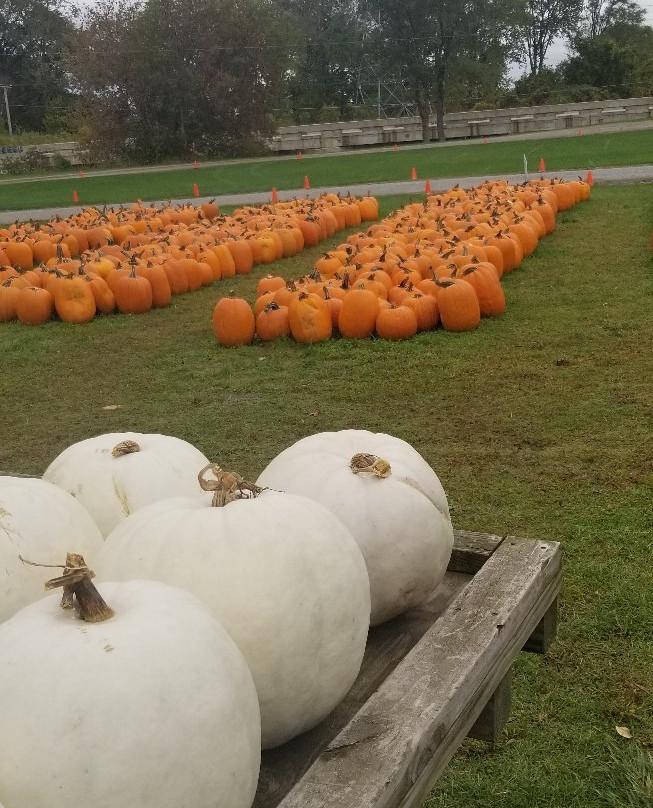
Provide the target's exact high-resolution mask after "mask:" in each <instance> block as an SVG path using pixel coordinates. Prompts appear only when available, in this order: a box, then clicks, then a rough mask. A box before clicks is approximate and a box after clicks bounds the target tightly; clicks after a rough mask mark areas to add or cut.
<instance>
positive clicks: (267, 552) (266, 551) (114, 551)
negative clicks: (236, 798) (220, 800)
mask: <svg viewBox="0 0 653 808" xmlns="http://www.w3.org/2000/svg"><path fill="white" fill-rule="evenodd" d="M96 568H97V570H98V573H100V572H101V574H102V576H103V577H105V578H111V579H115V580H124V579H128V578H130V577H134V576H140V577H147V578H153V579H156V580H160V581H163V582H165V583H168V584H172V585H174V586H179V587H182V588H184V589H188V590H189V591H190V592H192V593H193V594H195V595H197V597H199V598H200V599H201V600H202V601H203V602H204V603H205V604H206V605H207V606H208V607H209V609H210V611H211V612H212V613H213V614H214V615H215V616H216V617H217V618H218V620H219V621H220V622H221V624H222V625H223V626H224V627H225V629H226V630H227V631H228V632H229V634H230V635H231V637H232V638H233V639H234V641H235V642H236V644H237V645H238V647H239V648H240V650H241V651H242V652H243V655H244V656H245V659H246V660H247V663H248V665H249V667H250V670H251V671H252V675H253V677H254V682H255V684H256V689H257V692H258V696H259V702H260V706H261V724H262V737H263V746H264V748H269V747H273V746H278V745H279V744H281V743H284V742H285V741H287V740H289V739H290V738H292V737H293V736H294V735H298V734H299V733H301V732H303V731H305V730H307V729H310V728H311V727H313V726H314V725H315V724H317V723H318V722H319V721H321V720H322V719H323V718H324V717H325V716H326V715H328V713H330V712H331V710H332V709H333V708H334V707H335V706H336V705H337V704H338V702H339V701H341V700H342V698H343V697H344V696H345V694H346V693H347V691H348V690H349V688H350V687H351V685H352V684H353V682H354V681H355V679H356V676H357V675H358V671H359V669H360V665H361V662H362V659H363V653H364V651H365V644H366V640H367V631H368V627H369V615H370V593H369V581H368V577H367V572H366V569H365V562H364V561H363V558H362V556H361V553H360V550H359V549H358V546H357V545H356V542H355V541H354V540H353V538H352V537H351V535H350V533H349V531H348V530H347V529H346V528H345V527H344V526H343V525H342V523H341V522H340V521H339V520H338V519H336V518H335V517H334V516H333V515H332V514H331V513H329V511H327V510H326V508H323V507H322V506H321V505H319V504H318V503H315V502H313V501H312V500H308V499H305V498H303V497H296V496H292V495H290V494H281V493H278V492H275V491H263V492H262V493H261V494H260V495H259V496H257V497H256V498H251V499H236V500H235V501H231V502H228V503H227V504H225V505H224V506H223V507H214V506H213V505H212V502H211V499H210V498H207V497H206V496H205V495H199V496H196V497H193V498H174V499H169V500H164V501H162V502H158V503H155V504H154V505H150V506H148V507H147V508H143V509H142V510H140V511H137V512H136V513H135V514H133V515H132V516H130V517H129V518H128V519H126V520H125V521H124V522H122V523H121V524H120V525H118V526H117V527H116V529H115V530H114V531H113V532H112V533H111V534H110V535H109V536H108V537H107V539H106V541H105V543H104V546H103V547H102V550H101V552H100V554H99V555H98V557H97V559H96ZM225 805H226V803H225Z"/></svg>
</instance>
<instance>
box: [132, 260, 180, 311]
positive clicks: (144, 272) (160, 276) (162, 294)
mask: <svg viewBox="0 0 653 808" xmlns="http://www.w3.org/2000/svg"><path fill="white" fill-rule="evenodd" d="M136 274H137V275H141V276H142V277H143V278H147V280H148V281H149V282H150V286H151V287H152V308H153V309H162V308H164V307H165V306H169V305H170V299H171V297H172V290H171V289H170V282H169V281H168V276H167V274H166V272H165V270H164V269H163V267H162V266H157V265H151V266H149V265H146V266H142V267H139V269H137V270H136Z"/></svg>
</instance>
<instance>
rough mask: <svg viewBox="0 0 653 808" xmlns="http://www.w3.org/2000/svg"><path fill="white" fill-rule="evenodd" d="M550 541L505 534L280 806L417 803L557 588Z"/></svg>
mask: <svg viewBox="0 0 653 808" xmlns="http://www.w3.org/2000/svg"><path fill="white" fill-rule="evenodd" d="M560 577H561V564H560V550H559V547H558V545H556V544H545V543H542V542H534V541H518V540H512V539H510V540H506V541H504V542H503V543H502V544H501V546H500V547H499V548H498V549H497V550H496V551H495V552H494V554H493V555H492V556H491V558H490V559H489V560H488V561H487V562H486V564H485V565H484V566H483V567H482V569H481V570H480V571H479V572H478V573H477V574H476V575H475V576H474V578H473V579H472V581H471V582H470V584H469V585H468V586H467V587H466V588H465V589H464V590H463V591H462V593H461V594H460V595H459V596H458V597H457V598H456V600H455V601H454V602H453V603H452V604H451V605H450V606H449V608H448V609H447V611H446V613H445V614H444V615H443V616H442V617H441V618H440V619H439V620H437V621H436V623H435V624H434V625H433V627H432V628H431V629H430V630H429V631H428V632H427V633H426V635H425V636H424V638H423V639H422V641H421V642H419V643H418V644H417V645H416V646H415V647H414V648H413V649H412V651H410V652H409V653H408V654H407V656H406V657H405V658H404V659H403V660H402V662H401V663H400V664H399V665H398V666H397V668H396V669H395V671H394V673H393V674H392V675H390V676H389V677H388V678H387V679H386V680H385V682H384V683H383V684H382V685H381V686H380V687H379V689H378V690H377V691H376V693H375V694H374V695H373V696H371V698H370V699H369V700H368V701H367V702H366V703H365V705H364V706H363V707H362V708H361V709H360V710H359V712H358V713H357V714H356V716H355V717H354V718H353V719H352V720H351V721H350V722H349V724H348V725H347V726H346V727H345V729H344V730H343V731H342V732H341V733H340V734H339V735H338V736H337V737H336V738H335V739H334V740H333V741H332V742H331V743H330V744H329V746H328V747H327V748H326V750H325V751H324V752H323V753H322V754H321V755H320V757H319V758H318V759H317V760H316V761H315V763H314V764H313V765H312V766H311V768H310V770H309V771H308V772H307V773H306V775H305V776H304V777H303V778H302V780H301V781H300V782H299V783H298V784H297V785H296V786H295V787H294V788H293V790H292V791H291V792H290V793H289V794H288V795H287V796H286V798H285V799H284V800H283V801H282V802H281V803H280V804H279V808H416V806H418V805H420V804H421V801H422V800H423V798H424V797H425V796H426V794H427V793H428V791H429V789H430V788H431V786H432V785H433V783H434V782H435V780H436V779H437V777H438V776H439V774H440V773H441V772H442V770H443V769H444V767H445V766H446V764H447V763H448V761H449V760H450V758H451V757H452V755H453V754H454V752H455V750H456V749H457V748H458V746H459V745H460V743H461V742H462V740H463V739H464V737H465V736H466V735H467V733H468V731H469V729H470V728H471V727H472V725H473V724H474V722H475V720H476V719H477V718H478V716H479V714H480V713H481V711H482V709H483V707H484V706H485V704H486V703H487V701H488V700H489V698H490V696H491V695H492V693H493V692H494V691H495V690H496V688H497V687H498V686H499V683H500V682H501V680H502V679H503V677H504V676H505V675H506V673H507V671H508V669H509V667H510V665H511V664H512V661H513V659H514V658H515V656H516V655H517V653H519V650H520V649H521V647H522V646H523V645H524V643H525V642H526V640H527V639H528V637H529V636H530V635H531V633H532V632H533V630H534V629H535V627H536V625H537V624H538V622H539V621H540V619H541V618H542V615H543V614H544V612H545V611H546V609H548V607H549V606H550V604H551V603H552V601H553V599H554V598H555V597H556V595H557V593H558V590H559V588H560Z"/></svg>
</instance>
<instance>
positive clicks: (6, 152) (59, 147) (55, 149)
mask: <svg viewBox="0 0 653 808" xmlns="http://www.w3.org/2000/svg"><path fill="white" fill-rule="evenodd" d="M77 149H78V144H77V143H75V142H70V143H38V144H35V145H33V146H28V145H24V146H9V145H4V146H0V163H1V162H2V160H6V159H11V158H12V157H16V156H18V155H19V154H24V153H25V152H26V151H30V150H35V151H40V152H43V153H44V154H46V155H48V156H50V157H51V158H54V156H55V154H59V155H61V156H62V157H65V158H66V160H69V161H70V163H71V165H74V166H75V165H80V164H81V163H82V162H83V161H82V160H81V159H80V157H79V155H78V153H77Z"/></svg>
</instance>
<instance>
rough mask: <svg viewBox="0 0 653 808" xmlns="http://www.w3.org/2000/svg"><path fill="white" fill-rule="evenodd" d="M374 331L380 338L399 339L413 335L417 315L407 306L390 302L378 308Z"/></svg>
mask: <svg viewBox="0 0 653 808" xmlns="http://www.w3.org/2000/svg"><path fill="white" fill-rule="evenodd" d="M376 333H377V334H378V336H379V337H381V339H389V340H400V339H409V338H410V337H414V336H415V334H416V333H417V317H416V316H415V312H414V311H413V310H412V309H410V308H409V307H408V306H396V305H395V304H394V303H390V304H388V305H387V306H382V307H380V308H379V313H378V315H377V317H376Z"/></svg>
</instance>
